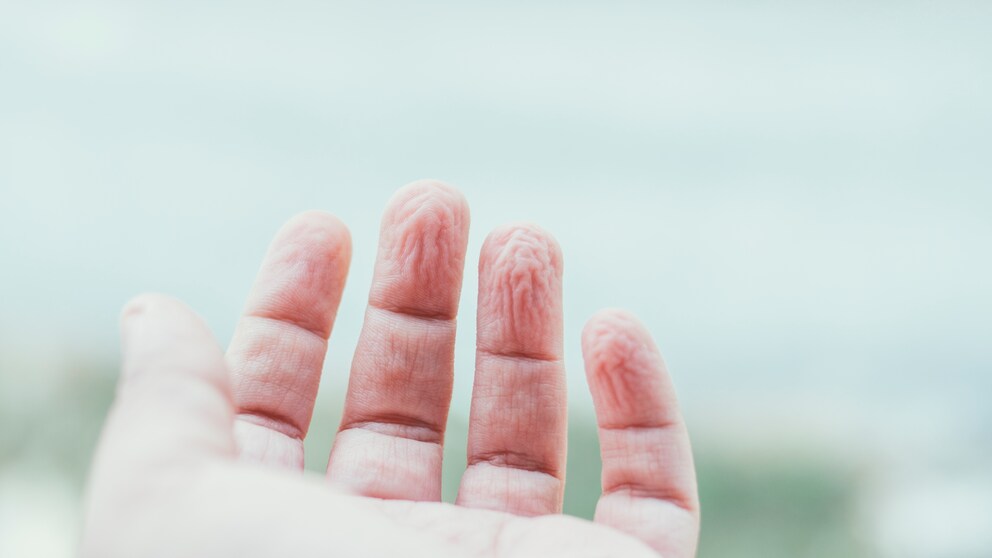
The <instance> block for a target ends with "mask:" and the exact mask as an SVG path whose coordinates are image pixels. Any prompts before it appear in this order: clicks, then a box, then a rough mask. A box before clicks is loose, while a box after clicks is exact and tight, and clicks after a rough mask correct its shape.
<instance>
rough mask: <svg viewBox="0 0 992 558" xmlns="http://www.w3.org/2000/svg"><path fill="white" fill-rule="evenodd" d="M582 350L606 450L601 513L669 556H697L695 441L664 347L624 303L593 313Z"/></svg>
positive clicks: (602, 520)
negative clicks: (681, 408) (618, 307)
mask: <svg viewBox="0 0 992 558" xmlns="http://www.w3.org/2000/svg"><path fill="white" fill-rule="evenodd" d="M582 350H583V354H584V357H585V362H586V375H587V378H588V380H589V388H590V390H591V391H592V397H593V403H594V405H595V407H596V418H597V421H598V423H599V441H600V447H601V451H602V458H603V495H602V497H601V498H600V500H599V504H598V505H597V506H596V521H597V522H600V523H604V524H606V525H609V526H611V527H614V528H616V529H619V530H621V531H625V532H627V533H629V534H631V535H634V536H636V537H638V538H640V539H641V540H643V541H644V542H646V543H647V544H649V545H650V546H652V547H653V548H654V549H656V550H657V551H659V552H661V554H662V555H663V556H666V557H669V558H680V557H686V558H688V557H691V556H695V548H696V541H697V538H698V534H699V500H698V497H697V494H696V474H695V469H694V467H693V463H692V449H691V448H690V446H689V436H688V433H687V431H686V428H685V423H684V422H683V420H682V415H681V413H680V411H679V408H678V402H677V401H676V398H675V389H674V388H673V386H672V383H671V379H670V378H669V376H668V372H667V371H666V369H665V364H664V362H663V361H662V359H661V354H660V353H659V352H658V349H657V348H656V347H655V345H654V342H653V341H652V340H651V336H650V334H649V333H648V332H647V330H646V329H645V328H644V326H643V325H641V324H640V322H639V321H638V320H637V318H635V317H634V316H633V315H632V314H630V313H627V312H624V311H619V310H606V311H603V312H601V313H599V314H597V315H596V316H595V317H593V318H592V319H591V320H590V321H589V323H588V324H587V325H586V328H585V331H584V332H583V336H582Z"/></svg>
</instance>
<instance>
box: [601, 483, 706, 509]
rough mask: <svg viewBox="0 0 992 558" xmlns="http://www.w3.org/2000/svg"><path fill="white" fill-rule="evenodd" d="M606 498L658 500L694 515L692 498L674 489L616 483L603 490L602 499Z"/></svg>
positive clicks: (694, 507)
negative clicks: (624, 497)
mask: <svg viewBox="0 0 992 558" xmlns="http://www.w3.org/2000/svg"><path fill="white" fill-rule="evenodd" d="M607 496H626V497H628V498H634V499H644V500H658V501H661V502H668V503H670V504H672V505H674V506H676V507H678V508H681V509H683V510H685V511H687V512H691V513H695V512H696V506H695V505H693V503H692V498H691V497H690V496H689V495H688V494H686V493H685V492H683V491H681V490H678V489H675V488H665V487H650V486H645V485H643V484H637V483H630V482H625V483H618V484H615V485H612V486H609V487H604V488H603V496H602V497H603V498H606V497H607Z"/></svg>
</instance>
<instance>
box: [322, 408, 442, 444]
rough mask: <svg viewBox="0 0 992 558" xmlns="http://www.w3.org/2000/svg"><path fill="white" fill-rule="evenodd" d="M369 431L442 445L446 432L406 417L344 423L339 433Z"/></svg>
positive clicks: (385, 417)
mask: <svg viewBox="0 0 992 558" xmlns="http://www.w3.org/2000/svg"><path fill="white" fill-rule="evenodd" d="M356 429H358V430H367V431H369V432H375V433H377V434H384V435H386V436H392V437H394V438H403V439H406V440H413V441H416V442H425V443H430V444H437V445H441V444H442V443H443V442H444V430H443V428H441V427H440V426H438V425H436V424H432V423H429V422H427V421H423V420H420V419H417V418H414V417H410V416H404V415H384V416H377V417H376V418H375V419H374V420H356V421H350V422H347V423H342V424H341V428H339V429H338V432H344V431H346V430H356Z"/></svg>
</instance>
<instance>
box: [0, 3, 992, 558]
mask: <svg viewBox="0 0 992 558" xmlns="http://www.w3.org/2000/svg"><path fill="white" fill-rule="evenodd" d="M990 22H992V3H988V2H952V1H947V2H901V1H900V2H897V1H895V0H892V1H878V2H854V1H830V2H827V1H823V2H815V1H809V2H772V1H757V2H722V1H713V0H710V1H704V2H695V3H668V2H547V3H537V2H503V3H481V2H478V3H476V2H451V3H416V4H415V3H408V2H395V3H385V2H358V1H355V2H316V1H314V2H305V1H293V2H281V3H267V2H224V1H214V2H193V1H170V2H165V1H146V2H140V3H139V2H119V3H114V2H65V3H53V2H47V1H34V2H14V1H12V0H11V1H3V2H0V193H2V196H0V262H2V263H0V556H3V557H5V558H6V557H15V556H32V557H36V558H49V557H50V558H56V557H58V558H62V557H68V556H71V555H72V554H73V547H74V545H75V541H76V539H77V536H78V533H79V529H80V516H79V502H80V496H81V492H82V487H83V481H84V478H85V474H86V470H87V467H88V461H89V458H90V454H91V451H92V448H93V445H94V443H95V440H96V437H97V434H98V429H99V427H100V424H101V421H102V420H103V417H104V414H105V412H106V410H107V407H108V405H109V404H110V401H111V398H112V390H113V385H114V382H115V380H116V374H117V350H118V343H117V331H116V328H117V323H116V322H117V315H118V312H119V309H120V307H121V306H122V305H123V303H124V302H125V301H126V300H127V299H128V298H129V297H131V296H132V295H134V294H136V293H139V292H141V291H147V290H154V291H162V292H166V293H170V294H173V295H175V296H178V297H180V298H182V299H184V300H185V301H187V302H188V303H189V304H191V305H192V306H193V307H194V308H196V309H197V310H198V311H199V312H201V313H202V315H203V316H204V317H205V318H206V320H207V321H208V323H209V324H210V325H211V327H212V328H213V330H214V331H215V332H216V335H217V336H218V338H219V339H220V340H221V341H222V342H224V343H226V342H227V340H229V339H230V336H231V333H232V331H233V327H234V324H235V321H236V319H237V316H238V313H239V310H240V308H241V305H242V302H243V300H244V298H245V296H246V295H247V292H248V289H249V286H250V283H251V281H252V278H253V275H254V272H255V270H256V268H257V266H258V264H259V263H260V261H261V258H262V255H263V253H264V251H265V248H266V244H267V243H268V240H269V239H270V237H271V236H272V235H273V234H274V232H275V231H276V230H277V229H278V227H279V226H280V225H281V224H282V222H284V221H285V220H286V219H288V218H289V217H290V216H292V215H293V214H294V213H296V212H299V211H302V210H306V209H311V208H318V209H324V210H328V211H331V212H333V213H335V214H337V215H338V216H339V217H341V218H342V219H343V220H344V221H345V222H346V223H348V225H349V226H350V227H351V230H352V234H353V237H354V248H355V249H354V260H353V264H352V269H353V272H352V275H351V278H350V280H349V284H348V287H347V289H346V292H345V299H344V302H343V303H342V307H341V311H340V314H339V320H338V324H337V326H336V327H335V331H334V336H333V338H332V340H331V348H330V352H329V355H328V359H327V365H326V368H325V375H324V381H323V384H322V388H321V396H320V399H319V401H318V409H317V412H316V414H315V418H314V426H313V428H312V431H311V436H310V439H309V440H308V452H309V456H308V466H309V467H310V468H312V469H314V470H318V471H319V470H321V469H322V468H323V466H324V464H325V462H326V456H327V451H328V448H329V447H330V444H331V442H332V438H333V433H334V430H335V428H336V424H337V420H338V418H339V413H340V404H341V399H342V395H343V389H344V386H345V385H346V381H347V375H348V368H349V362H350V358H351V351H352V350H353V348H354V346H355V342H356V339H357V336H358V332H359V329H360V326H361V316H362V310H363V306H364V301H365V298H366V293H367V289H368V286H369V281H370V277H371V271H372V264H373V260H372V258H373V255H374V253H375V243H376V239H377V238H376V237H377V229H378V218H379V215H380V212H381V210H382V207H383V205H384V203H385V202H386V200H387V199H388V198H389V196H390V195H391V193H392V191H393V190H395V189H396V188H398V187H399V186H401V185H403V184H404V183H406V182H409V181H412V180H414V179H417V178H423V177H431V178H438V179H442V180H444V181H447V182H450V183H452V184H455V185H457V186H459V187H460V188H461V189H462V190H463V191H464V192H465V194H466V195H467V197H468V198H469V201H470V203H471V204H472V207H473V233H472V234H473V236H472V242H471V244H470V249H469V250H470V255H471V256H470V257H472V258H474V257H475V255H477V254H478V249H479V247H480V245H481V242H482V239H483V238H484V236H485V234H486V233H487V231H488V229H490V228H492V227H493V226H495V225H497V224H500V223H502V222H505V221H515V220H532V221H537V222H539V223H541V224H542V225H543V226H545V227H546V228H548V229H550V230H551V231H552V232H553V233H555V234H556V236H557V237H558V239H559V240H560V242H561V244H562V246H563V248H564V252H565V260H566V283H565V288H566V294H565V298H566V300H565V303H566V312H567V314H566V320H567V322H566V323H567V325H566V334H567V338H568V345H567V361H568V365H569V368H570V370H569V372H570V377H569V379H570V397H571V417H572V420H571V422H572V427H571V428H572V429H571V442H570V465H569V472H568V474H569V480H570V485H569V491H568V494H567V502H566V507H567V511H568V512H569V513H573V514H577V515H581V516H586V517H588V516H590V515H591V513H592V510H593V506H594V504H595V498H596V492H597V489H598V486H597V483H598V474H599V470H598V457H597V452H598V448H597V445H596V439H595V431H594V427H593V425H594V422H593V417H592V413H591V402H590V398H589V396H588V394H587V392H586V387H585V382H584V378H583V374H582V367H581V359H580V353H579V347H578V338H579V332H580V329H581V327H582V324H583V322H584V320H585V319H586V318H587V317H588V316H589V315H591V314H592V313H593V312H594V311H595V310H596V309H598V308H600V307H603V306H623V307H628V308H630V309H633V310H635V311H636V312H638V313H639V314H640V315H641V316H642V318H643V319H644V320H645V322H647V324H648V325H649V327H650V328H651V329H652V330H653V332H654V333H655V335H656V336H657V339H658V342H659V344H660V346H661V348H662V351H663V352H664V354H665V355H666V359H667V361H668V364H669V368H670V369H671V371H672V373H673V375H674V378H675V382H676V385H677V387H678V389H679V393H680V396H681V400H682V402H683V406H684V410H685V412H686V414H687V419H688V421H689V427H690V431H691V434H692V436H693V440H694V445H695V450H696V454H697V462H698V466H699V473H700V483H701V484H700V488H701V493H702V501H703V510H704V513H703V515H704V521H703V531H702V541H701V548H700V556H701V557H704V558H710V557H762V558H769V557H771V558H774V557H779V556H782V557H786V556H788V557H827V556H831V557H834V556H846V557H879V558H888V557H892V558H896V557H898V558H917V557H920V558H923V557H928V558H929V557H941V558H988V557H989V556H992V406H990V405H989V404H988V400H989V395H990V393H992V356H990V353H989V341H990V337H992V335H990V334H992V324H990V318H989V317H990V315H992V289H990V288H989V285H990V283H992V263H990V258H989V246H990V243H992V218H990V216H992V213H990V211H992V153H990V151H992V150H990V148H992V33H990V32H989V28H990ZM476 277H477V275H476V273H475V270H474V269H473V268H472V267H471V266H470V269H469V271H468V273H467V275H466V288H465V290H464V297H463V298H464V300H463V311H462V318H461V321H460V330H459V331H460V334H459V335H460V338H459V343H458V357H457V359H458V361H457V379H456V385H455V401H454V403H453V413H452V416H451V425H450V428H451V432H452V434H451V435H449V440H450V442H449V445H448V448H447V455H448V458H447V465H446V487H447V488H446V492H445V494H446V497H447V498H452V497H453V495H454V488H455V487H456V486H457V481H458V475H459V473H460V470H461V469H462V468H463V467H464V460H465V458H464V432H465V429H466V417H467V411H468V402H469V396H470V387H471V377H472V363H473V346H474V331H473V324H474V319H475V296H476V288H475V285H474V283H475V280H476Z"/></svg>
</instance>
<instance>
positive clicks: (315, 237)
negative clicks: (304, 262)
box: [274, 209, 351, 270]
mask: <svg viewBox="0 0 992 558" xmlns="http://www.w3.org/2000/svg"><path fill="white" fill-rule="evenodd" d="M287 242H288V243H291V244H294V245H297V246H299V247H300V248H301V249H302V250H305V251H308V252H309V253H311V254H318V255H319V256H320V257H321V258H322V259H324V260H328V259H334V260H341V261H342V262H343V263H344V264H345V265H347V264H348V263H350V261H351V231H350V230H349V229H348V226H347V225H345V224H344V221H342V220H341V219H339V218H338V217H337V216H336V215H333V214H331V213H328V212H326V211H321V210H316V209H312V210H309V211H304V212H302V213H297V214H296V215H294V216H293V217H292V218H290V219H289V220H288V221H287V222H286V224H284V225H283V226H282V228H281V229H280V230H279V233H278V234H277V235H276V241H275V242H274V245H281V244H286V243H287ZM297 255H298V256H302V255H303V254H297ZM345 270H347V267H345Z"/></svg>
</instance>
